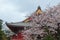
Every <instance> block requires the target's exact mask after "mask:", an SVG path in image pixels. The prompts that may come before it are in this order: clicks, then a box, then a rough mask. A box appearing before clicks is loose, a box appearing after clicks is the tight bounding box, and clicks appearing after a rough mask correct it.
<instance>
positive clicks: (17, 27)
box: [6, 6, 42, 40]
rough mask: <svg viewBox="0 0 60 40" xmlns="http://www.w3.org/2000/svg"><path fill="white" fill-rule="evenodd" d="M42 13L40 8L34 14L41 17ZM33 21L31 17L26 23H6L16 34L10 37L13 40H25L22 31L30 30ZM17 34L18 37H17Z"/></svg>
mask: <svg viewBox="0 0 60 40" xmlns="http://www.w3.org/2000/svg"><path fill="white" fill-rule="evenodd" d="M41 12H42V10H41V8H40V6H38V8H37V10H36V11H35V12H34V13H36V15H40V14H41ZM31 20H32V18H31V17H28V18H27V19H25V20H24V21H22V22H16V23H7V22H6V25H7V27H8V28H9V29H10V30H11V31H12V32H14V33H15V34H14V35H12V36H10V37H11V40H14V39H16V40H18V39H19V40H23V36H22V34H21V33H22V31H25V30H28V29H30V28H31V27H32V24H31ZM16 34H17V35H18V36H16Z"/></svg>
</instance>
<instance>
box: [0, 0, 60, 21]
mask: <svg viewBox="0 0 60 40" xmlns="http://www.w3.org/2000/svg"><path fill="white" fill-rule="evenodd" d="M59 2H60V0H0V19H2V20H3V21H7V22H19V21H22V20H24V19H25V16H27V15H29V14H31V13H33V12H34V11H35V10H36V9H37V7H38V6H41V9H42V10H45V9H46V8H47V7H48V6H49V7H52V6H54V5H57V4H58V3H59Z"/></svg>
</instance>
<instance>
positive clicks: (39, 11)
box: [36, 6, 42, 15]
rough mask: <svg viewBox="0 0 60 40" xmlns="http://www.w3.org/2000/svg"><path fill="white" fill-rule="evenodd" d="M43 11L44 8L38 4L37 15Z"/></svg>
mask: <svg viewBox="0 0 60 40" xmlns="http://www.w3.org/2000/svg"><path fill="white" fill-rule="evenodd" d="M41 12H42V10H41V8H40V6H38V8H37V10H36V15H39V14H41Z"/></svg>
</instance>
